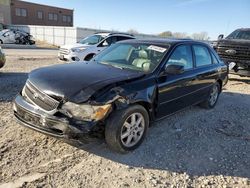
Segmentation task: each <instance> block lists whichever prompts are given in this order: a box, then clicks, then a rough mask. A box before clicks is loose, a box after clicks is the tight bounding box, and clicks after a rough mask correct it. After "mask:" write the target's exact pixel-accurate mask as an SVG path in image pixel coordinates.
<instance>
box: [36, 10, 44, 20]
mask: <svg viewBox="0 0 250 188" xmlns="http://www.w3.org/2000/svg"><path fill="white" fill-rule="evenodd" d="M37 18H38V19H40V20H42V19H43V11H37Z"/></svg>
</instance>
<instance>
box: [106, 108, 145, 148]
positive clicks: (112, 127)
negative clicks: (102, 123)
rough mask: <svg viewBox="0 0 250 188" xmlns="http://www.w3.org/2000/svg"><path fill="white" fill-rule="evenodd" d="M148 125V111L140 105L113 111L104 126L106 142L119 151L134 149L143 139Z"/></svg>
mask: <svg viewBox="0 0 250 188" xmlns="http://www.w3.org/2000/svg"><path fill="white" fill-rule="evenodd" d="M148 126H149V116H148V112H147V111H146V110H145V108H144V107H142V106H141V105H133V106H130V107H128V108H126V109H122V110H118V111H115V112H114V113H113V114H112V115H111V116H110V117H109V119H108V121H107V124H106V127H105V139H106V142H107V144H108V146H109V147H110V148H111V149H112V150H114V151H117V152H119V153H126V152H128V151H131V150H134V149H136V148H137V147H138V146H139V145H140V144H141V143H142V141H143V140H144V138H145V136H146V133H147V130H148Z"/></svg>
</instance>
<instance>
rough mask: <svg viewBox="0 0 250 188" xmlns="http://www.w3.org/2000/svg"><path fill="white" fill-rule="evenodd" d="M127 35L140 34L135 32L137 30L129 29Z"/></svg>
mask: <svg viewBox="0 0 250 188" xmlns="http://www.w3.org/2000/svg"><path fill="white" fill-rule="evenodd" d="M127 33H130V34H133V35H134V34H139V32H138V31H137V30H135V29H129V30H128V31H127Z"/></svg>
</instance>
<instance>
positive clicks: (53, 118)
mask: <svg viewBox="0 0 250 188" xmlns="http://www.w3.org/2000/svg"><path fill="white" fill-rule="evenodd" d="M227 75H228V68H227V66H226V65H225V64H224V63H223V62H222V61H221V60H220V59H219V57H218V56H217V54H216V52H215V51H214V50H213V49H212V48H211V47H210V46H208V45H207V44H204V43H201V42H196V41H193V40H126V41H123V42H118V43H116V44H114V45H112V46H110V47H109V48H107V49H106V50H104V51H103V52H101V53H100V54H99V55H97V56H95V58H94V59H92V61H91V62H79V63H72V64H63V65H56V66H51V67H47V68H40V69H37V70H34V71H32V72H31V73H30V74H29V77H28V80H27V82H26V85H25V86H24V88H23V90H22V91H21V93H20V94H19V95H18V96H17V97H16V99H15V101H14V114H15V116H16V117H17V119H18V120H19V121H20V122H21V123H22V124H23V125H25V126H27V127H29V128H32V129H34V130H36V131H39V132H42V133H45V134H48V135H51V136H56V137H59V138H64V139H80V140H82V141H86V142H87V141H89V140H91V139H93V138H97V137H102V136H105V139H106V142H107V143H108V145H109V146H110V147H111V148H112V149H114V150H116V151H119V152H126V151H130V150H133V149H135V148H136V147H138V146H139V145H140V144H141V142H142V141H143V138H144V137H145V135H146V132H147V130H148V126H149V124H150V122H152V121H154V120H157V119H161V118H164V117H166V116H168V115H170V114H173V113H175V112H177V111H179V110H181V109H183V108H185V107H188V106H190V105H195V104H200V105H201V106H203V107H205V108H213V107H214V106H215V104H216V102H217V99H218V97H219V94H220V92H221V91H222V87H223V85H225V84H226V82H227Z"/></svg>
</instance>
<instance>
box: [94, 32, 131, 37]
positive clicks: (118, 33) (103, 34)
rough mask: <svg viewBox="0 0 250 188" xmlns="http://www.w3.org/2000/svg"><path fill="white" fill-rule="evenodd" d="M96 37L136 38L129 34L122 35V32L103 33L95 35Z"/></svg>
mask: <svg viewBox="0 0 250 188" xmlns="http://www.w3.org/2000/svg"><path fill="white" fill-rule="evenodd" d="M95 35H101V36H103V37H107V36H110V35H116V36H130V37H134V35H132V34H129V33H121V32H110V33H109V32H107V33H105V32H103V33H95Z"/></svg>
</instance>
